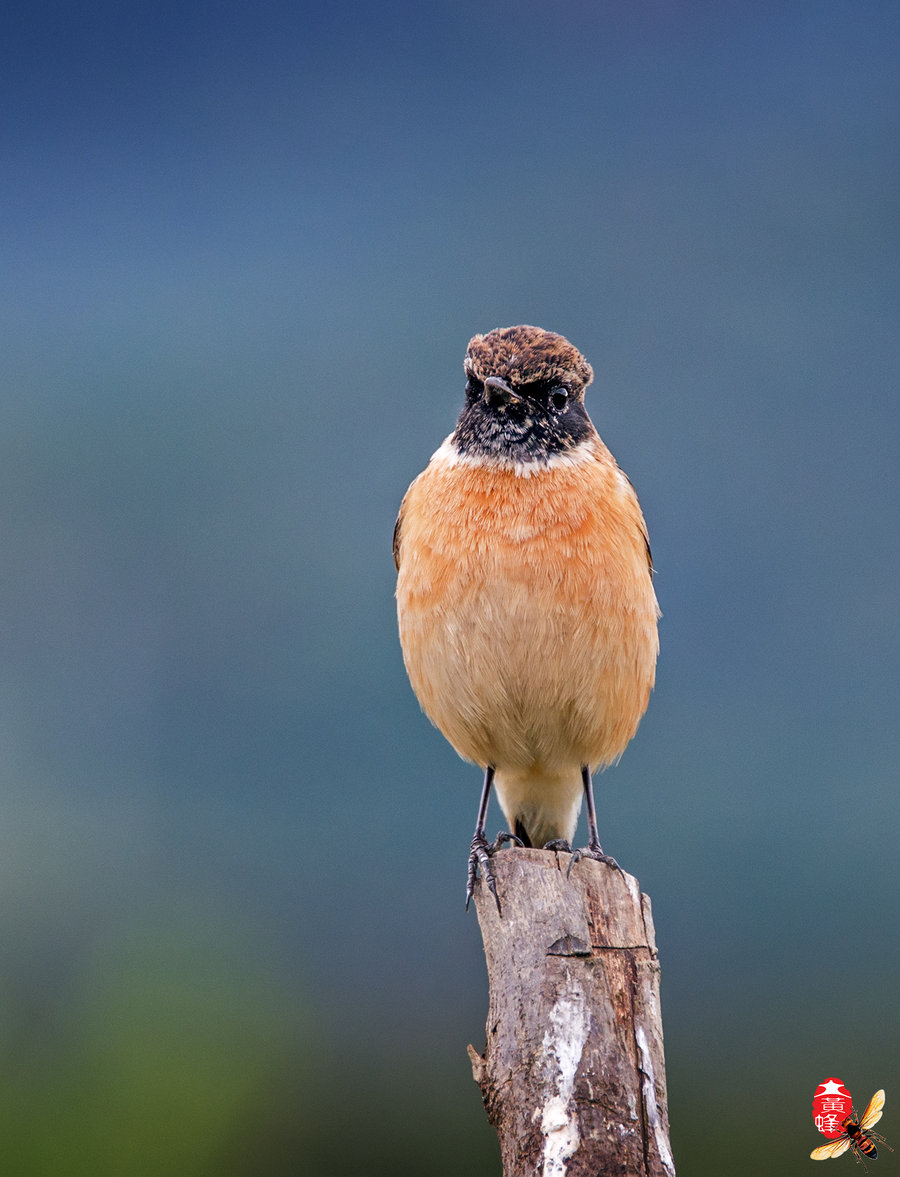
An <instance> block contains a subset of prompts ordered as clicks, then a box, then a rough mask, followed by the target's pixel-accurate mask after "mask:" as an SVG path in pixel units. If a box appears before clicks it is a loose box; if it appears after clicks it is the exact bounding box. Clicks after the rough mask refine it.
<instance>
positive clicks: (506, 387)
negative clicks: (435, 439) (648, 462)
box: [453, 326, 594, 464]
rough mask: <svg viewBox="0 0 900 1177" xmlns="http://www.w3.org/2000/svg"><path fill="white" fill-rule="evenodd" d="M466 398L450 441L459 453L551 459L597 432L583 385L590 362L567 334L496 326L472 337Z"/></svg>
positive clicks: (516, 460) (588, 376) (514, 460)
mask: <svg viewBox="0 0 900 1177" xmlns="http://www.w3.org/2000/svg"><path fill="white" fill-rule="evenodd" d="M464 367H465V373H466V403H465V405H464V407H463V410H462V412H461V413H460V416H459V420H458V422H457V425H456V431H455V433H454V434H453V441H454V444H455V445H456V447H457V449H458V450H459V452H460V453H462V454H467V455H469V456H471V457H479V456H481V457H485V458H494V459H497V460H500V461H504V460H505V461H508V462H512V463H528V462H538V463H545V464H546V463H547V462H549V461H550V459H551V458H552V457H553V456H555V455H558V454H563V453H565V452H566V451H568V450H571V449H573V448H574V447H575V446H577V445H578V444H579V443H580V442H582V441H585V440H586V439H587V438H588V437H589V436H590V435H591V434H592V433H593V426H592V424H591V421H590V418H589V417H588V415H587V412H586V410H585V408H584V390H585V388H586V387H587V385H588V384H590V382H591V380H592V379H593V375H594V373H593V370H592V369H591V366H590V364H589V363H588V362H587V361H586V360H585V358H584V356H582V354H581V353H580V352H579V351H578V349H577V348H575V347H573V346H572V344H571V343H569V341H568V340H567V339H564V338H563V336H562V335H557V334H555V333H554V332H553V331H542V330H541V328H539V327H526V326H522V327H499V328H497V329H496V330H494V331H489V332H488V333H487V334H486V335H476V336H474V338H473V339H472V340H471V341H470V343H469V347H468V350H467V351H466V359H465V365H464Z"/></svg>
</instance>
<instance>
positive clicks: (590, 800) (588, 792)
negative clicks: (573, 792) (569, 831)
mask: <svg viewBox="0 0 900 1177" xmlns="http://www.w3.org/2000/svg"><path fill="white" fill-rule="evenodd" d="M581 784H582V787H583V788H584V799H585V802H586V804H587V819H588V844H587V846H584V847H582V849H581V850H576V851H575V852H574V853H573V855H572V860H571V862H570V863H569V870H567V871H566V874H567V875H568V873H569V871H571V869H572V867H573V866H574V865H575V863H576V862H580V861H581V860H582V858H594V859H596V861H597V862H605V863H606V864H607V866H614V867H615V868H616V869H617V870H621V869H622V868H621V867H620V866H619V864H618V863H617V862H616V860H615V859H614V858H610V856H609V855H608V854H604V853H603V847H602V846H601V845H600V838H599V837H598V835H597V810H596V809H595V808H594V783H593V781H592V780H591V769H590V765H588V764H584V765H582V767H581Z"/></svg>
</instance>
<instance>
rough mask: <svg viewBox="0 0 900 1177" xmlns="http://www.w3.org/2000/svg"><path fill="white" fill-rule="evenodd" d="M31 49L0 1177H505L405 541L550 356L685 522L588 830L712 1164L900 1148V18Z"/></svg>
mask: <svg viewBox="0 0 900 1177" xmlns="http://www.w3.org/2000/svg"><path fill="white" fill-rule="evenodd" d="M0 32H2V35H0V66H2V68H0V97H2V111H3V118H2V172H0V185H2V188H0V198H2V199H0V207H2V216H0V251H2V273H3V281H2V296H0V300H2V301H0V316H2V340H3V344H2V358H0V365H2V395H0V446H2V459H0V542H2V559H0V635H2V650H0V731H2V739H0V760H2V778H3V779H2V792H0V936H2V949H0V1045H2V1049H0V1089H2V1091H3V1099H2V1106H0V1141H2V1143H0V1152H2V1153H3V1154H5V1161H4V1171H5V1172H10V1173H16V1174H24V1175H30V1174H41V1175H47V1177H68V1175H73V1177H74V1175H81V1174H85V1175H87V1174H91V1175H92V1177H105V1175H107V1174H109V1175H110V1177H112V1175H119V1174H122V1173H128V1174H132V1175H141V1174H145V1173H146V1174H148V1175H149V1174H151V1173H152V1174H153V1175H154V1177H168V1175H172V1177H194V1175H207V1174H208V1175H224V1177H243V1175H250V1174H253V1175H254V1177H257V1175H266V1177H269V1175H272V1177H275V1175H282V1174H284V1175H287V1174H298V1173H299V1174H304V1175H309V1177H318V1175H319V1174H323V1175H324V1174H329V1175H339V1174H345V1173H346V1174H351V1173H363V1172H365V1173H367V1174H373V1175H379V1174H392V1175H397V1174H399V1175H401V1177H403V1175H405V1174H410V1175H413V1174H416V1175H419V1174H422V1173H430V1174H435V1175H441V1174H451V1173H453V1174H458V1173H460V1172H465V1173H468V1174H472V1175H473V1177H481V1175H484V1177H488V1175H490V1174H497V1173H499V1159H498V1153H497V1149H496V1144H495V1141H494V1137H493V1133H492V1131H491V1129H490V1128H489V1127H488V1125H487V1123H486V1121H485V1119H484V1116H483V1112H482V1109H481V1104H480V1100H479V1097H478V1091H477V1088H476V1087H475V1085H474V1083H473V1082H472V1078H471V1073H470V1069H469V1063H468V1060H467V1058H466V1052H465V1047H466V1044H467V1043H468V1042H473V1043H474V1044H475V1045H476V1046H478V1047H479V1048H480V1047H481V1046H482V1045H483V1042H484V1018H485V1015H486V1011H487V991H486V977H485V971H484V965H483V960H482V954H481V945H480V938H479V934H478V928H477V924H476V921H475V918H474V915H472V914H470V915H469V916H468V917H466V916H465V914H464V912H463V893H464V881H465V860H466V854H467V849H468V843H469V839H470V836H471V831H472V827H473V824H474V816H475V808H476V804H477V797H478V791H479V787H480V779H479V774H478V772H477V770H475V769H473V768H472V767H471V766H467V765H465V764H463V763H462V762H461V761H459V760H458V759H457V758H456V756H455V754H454V753H453V751H452V750H451V749H450V748H449V746H448V745H447V744H446V743H445V742H444V741H443V739H442V738H441V736H440V735H439V734H438V733H437V732H436V731H435V730H434V729H432V728H431V727H430V726H429V724H428V723H427V721H426V720H425V719H424V717H422V715H421V714H420V712H419V710H418V707H417V704H416V702H415V699H414V698H413V696H412V694H411V691H410V690H409V687H408V685H407V682H406V677H405V674H404V671H403V665H402V661H401V658H400V653H399V649H398V644H397V640H396V633H395V621H394V615H393V601H392V592H393V566H392V563H391V558H390V541H391V531H392V527H393V523H394V516H395V513H396V509H397V506H398V504H399V502H400V498H401V496H402V494H403V492H404V490H405V488H406V486H407V484H408V483H409V482H410V480H411V479H412V478H413V477H414V476H415V474H417V473H418V471H419V470H420V469H421V468H422V467H423V465H424V464H425V462H426V460H427V459H428V457H429V455H430V454H431V453H432V452H433V450H434V449H436V448H437V446H438V444H439V443H440V441H441V440H442V438H443V437H444V436H445V435H446V434H447V433H448V432H449V431H450V429H451V428H452V426H453V422H454V420H455V416H456V413H457V411H458V408H459V406H460V404H461V400H462V384H463V377H462V357H463V354H464V351H465V346H466V343H467V341H468V339H469V337H470V336H471V335H472V334H473V333H475V332H476V331H485V330H488V329H490V328H492V327H496V326H507V325H509V324H513V323H519V322H528V323H536V324H538V325H540V326H543V327H546V328H548V329H552V330H555V331H559V332H562V333H563V334H565V335H567V336H568V337H569V338H570V339H571V340H572V341H573V342H574V343H575V344H576V345H577V346H578V347H579V348H580V349H581V350H582V351H583V352H584V353H585V354H586V356H587V357H588V358H589V359H590V361H591V363H592V364H593V366H594V368H595V371H596V374H597V376H596V380H595V383H594V385H593V386H592V388H591V389H590V390H589V392H588V407H589V409H590V411H591V413H592V416H593V418H594V420H595V422H596V424H597V426H598V428H599V430H600V432H601V434H602V435H603V437H604V439H605V440H606V441H607V443H608V444H609V445H610V447H611V448H612V450H613V452H614V453H615V454H616V456H617V457H618V459H619V461H620V462H621V464H622V465H623V467H624V468H625V469H626V470H627V471H628V473H629V475H630V476H631V478H632V480H633V481H634V483H635V485H636V486H637V488H638V491H639V493H640V496H641V501H642V504H643V506H644V510H645V514H646V516H647V519H648V523H649V526H650V529H651V538H652V542H653V550H654V556H655V559H656V564H657V568H658V576H657V581H656V585H657V591H658V594H659V597H660V602H661V605H662V608H663V611H664V615H665V616H664V619H663V622H662V629H661V636H662V656H661V661H660V669H659V678H658V685H657V690H656V693H655V695H654V697H653V699H652V701H651V706H650V710H649V712H648V714H647V717H646V719H645V721H644V723H643V725H642V727H641V730H640V732H639V734H638V737H637V739H636V740H635V741H634V743H633V744H632V746H631V747H630V749H629V750H628V752H627V753H626V755H625V758H624V760H623V761H622V763H621V765H620V766H619V767H617V768H616V769H614V770H611V771H610V772H609V773H607V774H606V775H605V776H604V777H602V778H601V779H600V781H599V788H598V804H599V810H600V829H601V836H602V838H603V842H604V846H605V847H606V848H607V849H608V850H609V851H610V852H611V853H613V854H615V856H616V857H617V858H618V859H619V861H620V862H621V863H622V864H623V865H624V866H625V867H626V868H627V869H628V870H630V871H631V872H632V873H634V874H636V875H637V876H638V878H639V879H640V882H641V885H642V887H643V889H644V890H646V891H648V892H649V894H650V895H651V896H652V899H653V903H654V912H655V917H656V924H657V935H658V941H659V947H660V953H661V962H662V996H663V1014H664V1021H665V1031H666V1045H667V1064H668V1073H669V1087H670V1112H671V1118H672V1142H673V1148H674V1152H675V1157H676V1161H677V1162H678V1164H679V1171H680V1172H683V1173H685V1174H707V1173H708V1174H713V1173H716V1174H718V1173H722V1172H725V1171H727V1172H729V1173H732V1174H743V1173H747V1174H751V1173H753V1174H755V1173H758V1172H760V1171H761V1170H763V1169H765V1171H769V1172H778V1173H794V1172H800V1171H803V1170H804V1169H805V1167H806V1165H807V1164H808V1162H807V1160H806V1158H807V1157H808V1154H809V1150H810V1148H811V1147H813V1146H814V1145H815V1144H816V1143H817V1141H818V1140H820V1139H821V1138H818V1137H817V1135H816V1133H815V1131H814V1129H813V1126H812V1122H811V1099H812V1094H813V1091H814V1089H815V1086H816V1084H817V1083H819V1082H821V1081H822V1080H823V1079H824V1078H825V1077H827V1076H830V1075H838V1076H839V1077H840V1078H841V1079H843V1080H844V1081H845V1083H846V1084H847V1085H848V1086H849V1087H850V1090H851V1091H852V1092H853V1094H854V1096H855V1097H856V1100H857V1102H858V1103H864V1102H865V1101H866V1100H867V1099H868V1098H869V1096H870V1095H871V1093H872V1092H873V1091H874V1090H875V1089H876V1088H878V1087H885V1088H886V1089H887V1092H888V1101H887V1110H886V1115H885V1119H884V1121H883V1124H884V1126H885V1135H886V1136H887V1137H888V1139H889V1140H890V1139H891V1138H892V1136H893V1138H894V1140H895V1141H897V1140H900V1130H898V1129H897V1128H896V1127H895V1128H894V1129H893V1131H892V1129H891V1122H892V1120H893V1122H894V1123H895V1124H896V1123H897V1122H900V1121H898V1119H897V1114H898V1104H900V1084H898V1083H897V1079H898V1064H897V1057H898V1046H900V1033H898V1023H897V1014H896V991H897V980H896V978H897V971H898V966H900V945H898V937H897V927H898V911H900V895H898V874H897V868H896V863H897V845H896V834H897V818H898V796H897V788H896V775H897V763H898V758H900V747H898V742H900V741H898V725H897V664H898V655H900V640H898V639H900V631H898V610H897V607H896V592H897V588H896V586H897V579H898V573H900V568H898V543H897V517H898V512H900V494H898V479H897V440H898V424H900V404H898V395H897V373H898V359H900V346H898V330H897V326H898V324H897V306H898V302H897V295H898V267H897V246H898V233H897V226H898V223H900V222H898V216H900V207H898V205H900V201H898V191H900V190H898V179H900V167H898V142H900V138H898V135H900V83H898V70H897V60H898V48H900V8H898V7H897V5H896V4H895V3H893V2H886V0H873V2H872V3H866V4H859V3H858V2H855V0H854V2H850V0H847V2H845V3H842V2H840V0H835V2H831V0H829V2H826V3H813V2H802V0H801V2H800V3H795V4H791V5H785V4H775V3H768V2H767V0H762V2H760V0H754V2H753V3H749V2H747V3H741V2H737V3H727V4H721V3H694V4H688V5H674V4H670V3H663V2H661V0H648V2H647V3H640V4H625V3H605V2H599V3H597V2H593V0H591V2H588V0H561V2H560V3H557V4H553V5H547V4H539V3H536V2H533V0H519V2H517V3H512V2H505V0H480V2H479V3H470V2H466V0H462V2H459V3H452V4H448V3H444V2H443V0H437V2H436V3H433V4H428V5H423V4H413V3H410V2H409V0H395V2H391V0H387V2H384V3H381V4H378V5H375V4H371V5H359V4H346V5H338V6H332V7H331V8H327V7H326V6H324V5H323V6H315V7H314V6H310V5H306V4H303V3H294V4H288V3H284V2H283V0H257V2H255V3H254V4H252V5H251V4H249V3H236V2H232V0H225V2H220V3H215V4H214V3H206V2H197V0H187V2H186V3H179V4H174V3H166V2H164V3H153V4H149V3H143V2H140V0H131V2H129V3H127V4H125V3H113V2H107V3H104V2H99V3H89V4H81V5H74V4H54V3H41V2H40V0H37V2H36V3H34V4H30V5H28V6H25V5H23V6H19V9H18V11H17V12H12V11H10V10H9V9H7V10H6V11H5V13H4V16H3V18H2V30H0ZM499 823H500V817H499V812H498V811H496V810H494V811H493V812H492V816H491V822H490V824H491V826H499ZM892 1108H893V1115H892ZM882 1163H883V1167H884V1169H885V1170H886V1171H888V1172H890V1171H892V1166H893V1167H894V1168H896V1166H897V1164H898V1161H897V1157H896V1156H893V1157H891V1156H890V1155H889V1154H886V1160H885V1161H884V1162H882Z"/></svg>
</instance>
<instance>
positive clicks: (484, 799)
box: [466, 764, 522, 914]
mask: <svg viewBox="0 0 900 1177" xmlns="http://www.w3.org/2000/svg"><path fill="white" fill-rule="evenodd" d="M493 783H494V766H493V765H492V764H489V765H488V766H487V768H486V769H485V771H484V785H483V787H482V789H481V801H480V802H479V805H478V820H477V821H476V822H475V833H474V834H473V835H472V848H471V850H470V851H469V869H468V874H467V877H466V911H468V910H469V900H470V899H471V898H472V892H473V891H474V890H475V875H476V873H477V871H478V868H479V867H481V877H482V878H483V879H484V881H485V883H487V885H488V888H489V889H490V892H491V894H492V895H493V896H494V901H495V903H496V904H497V911H500V897H499V896H498V894H497V881H496V879H495V878H494V872H493V871H492V870H491V855H492V854H496V852H497V851H498V850H499V849H500V847H501V846H502V845H503V843H504V842H516V843H517V844H518V845H519V846H521V845H522V840H521V838H517V837H516V835H515V834H510V833H499V834H498V835H497V837H496V838H495V839H494V841H493V842H489V841H488V840H487V836H486V834H485V832H484V827H485V823H486V821H487V811H488V802H489V801H490V799H491V786H492V785H493ZM501 914H502V913H501Z"/></svg>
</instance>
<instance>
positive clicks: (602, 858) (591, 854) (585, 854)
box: [566, 842, 625, 878]
mask: <svg viewBox="0 0 900 1177" xmlns="http://www.w3.org/2000/svg"><path fill="white" fill-rule="evenodd" d="M582 858H592V859H593V860H594V862H605V863H606V865H607V866H613V867H615V868H616V870H622V868H621V867H620V866H619V864H618V863H617V862H616V860H615V859H614V858H612V857H611V856H610V855H609V854H604V853H603V847H602V846H601V845H600V843H599V842H592V843H589V844H588V845H587V846H582V847H581V849H580V850H573V851H572V857H571V858H570V859H569V866H568V868H567V870H566V878H568V877H569V875H570V874H571V873H572V867H573V866H574V865H575V863H576V862H581V860H582ZM622 873H623V874H624V873H625V872H624V871H622Z"/></svg>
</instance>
